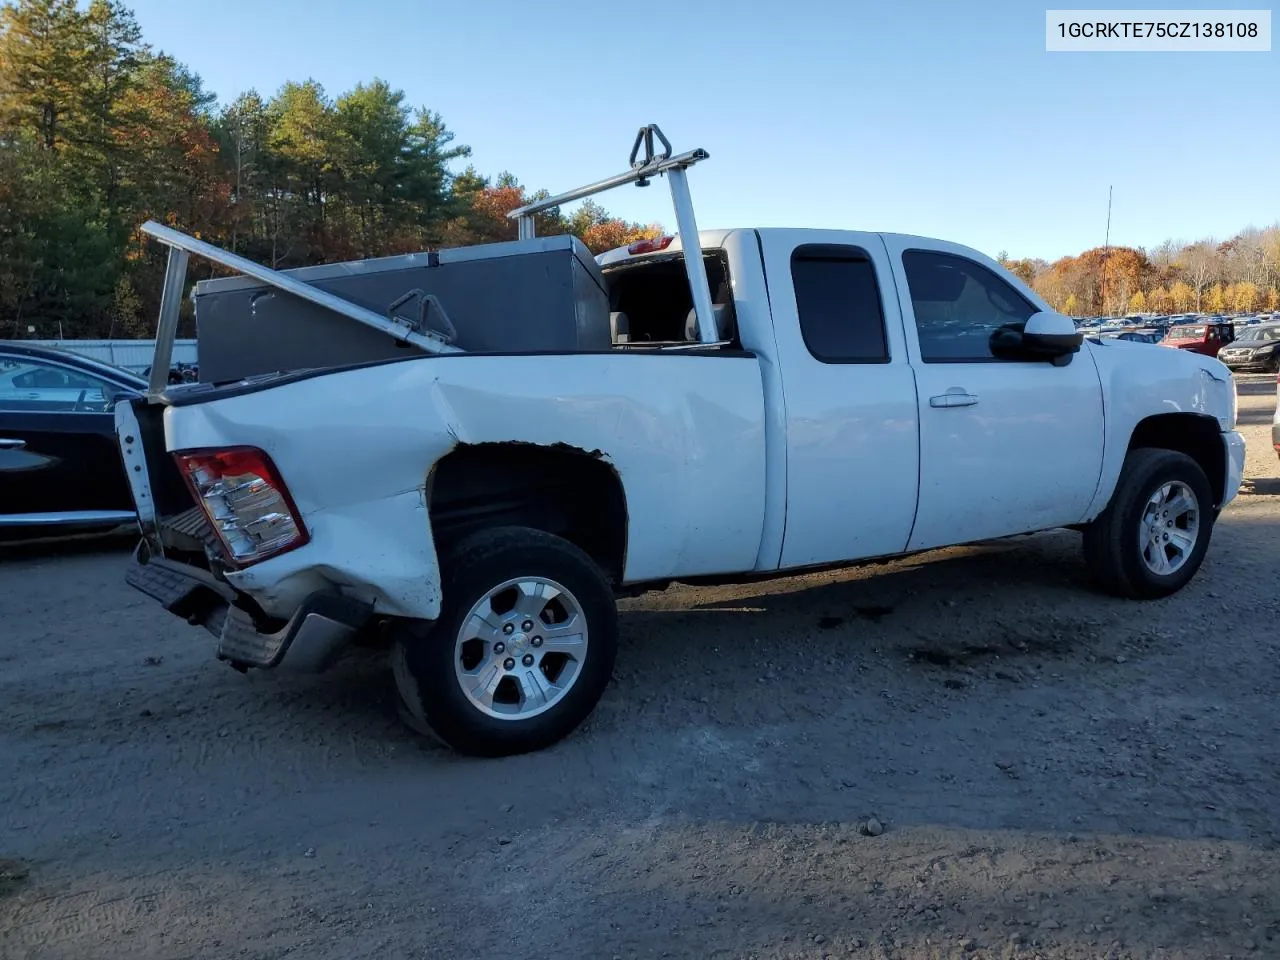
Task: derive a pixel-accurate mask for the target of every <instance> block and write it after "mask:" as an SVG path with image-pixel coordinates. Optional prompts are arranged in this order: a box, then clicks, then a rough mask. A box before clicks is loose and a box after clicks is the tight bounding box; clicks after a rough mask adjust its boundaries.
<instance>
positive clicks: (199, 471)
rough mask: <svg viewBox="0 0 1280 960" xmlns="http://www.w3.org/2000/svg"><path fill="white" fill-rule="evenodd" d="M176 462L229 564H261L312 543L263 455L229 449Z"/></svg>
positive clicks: (189, 454)
mask: <svg viewBox="0 0 1280 960" xmlns="http://www.w3.org/2000/svg"><path fill="white" fill-rule="evenodd" d="M173 456H174V459H176V460H177V461H178V467H179V469H181V470H182V473H183V476H185V477H186V478H187V483H188V484H189V485H190V486H191V492H192V493H194V494H195V497H196V501H197V502H198V503H199V504H200V505H201V506H202V507H203V508H204V512H205V513H206V514H207V515H208V517H209V523H210V524H212V525H213V531H214V533H216V534H217V535H218V539H219V540H221V541H222V545H223V546H224V547H225V548H226V551H227V558H228V559H229V560H231V561H233V562H234V563H236V564H239V565H242V566H243V565H246V564H250V563H256V562H257V561H259V560H265V559H267V557H274V556H276V555H277V554H281V553H284V552H285V551H286V550H293V549H294V548H296V547H300V546H302V545H303V544H304V543H306V542H307V540H308V539H309V536H308V534H307V528H306V527H305V526H303V524H302V518H301V517H300V516H299V515H298V508H297V507H296V506H295V505H294V503H293V498H292V497H290V496H289V491H288V489H287V488H286V487H285V485H284V481H282V480H281V479H280V474H279V473H278V472H277V471H276V468H275V464H273V463H272V462H271V458H270V457H268V456H267V455H266V453H264V452H263V451H261V450H259V449H257V448H256V447H229V448H227V449H225V450H185V451H182V452H180V453H175V454H174V455H173Z"/></svg>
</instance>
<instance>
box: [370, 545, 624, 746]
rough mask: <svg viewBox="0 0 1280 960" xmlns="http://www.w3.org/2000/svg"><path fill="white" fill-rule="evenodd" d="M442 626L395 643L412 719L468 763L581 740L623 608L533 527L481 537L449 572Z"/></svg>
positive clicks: (592, 570) (592, 574)
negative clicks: (574, 735) (577, 736)
mask: <svg viewBox="0 0 1280 960" xmlns="http://www.w3.org/2000/svg"><path fill="white" fill-rule="evenodd" d="M441 572H442V581H443V582H442V587H443V593H444V597H443V603H442V605H441V610H440V618H439V619H438V620H436V621H435V623H434V624H431V625H429V626H427V627H425V628H421V627H419V628H408V629H406V630H404V631H402V634H401V636H399V637H398V638H397V640H396V649H395V651H394V653H393V656H394V658H395V659H394V661H393V667H394V670H393V672H394V675H395V681H396V688H397V692H398V694H399V696H400V701H401V715H402V717H403V718H404V719H405V721H406V722H407V723H408V724H409V726H410V727H412V728H414V729H415V730H419V731H427V732H430V733H431V734H433V735H435V736H436V737H437V738H438V739H439V740H441V741H442V742H443V743H444V744H446V745H447V746H449V747H451V748H453V749H454V750H457V751H459V752H460V753H466V754H471V755H474V756H486V757H497V756H508V755H511V754H517V753H527V752H529V751H532V750H540V749H543V748H544V747H547V746H550V745H551V744H553V743H556V742H557V741H559V740H561V739H562V738H564V737H566V736H567V735H568V734H570V733H571V732H572V731H573V730H575V729H576V728H577V727H578V726H579V725H580V724H581V723H582V721H583V720H585V719H586V718H587V716H588V715H590V713H591V712H592V710H594V709H595V706H596V704H597V702H599V700H600V697H601V695H602V694H603V693H604V689H605V686H606V685H607V684H608V682H609V678H610V677H611V676H612V674H613V664H614V659H615V657H616V654H617V607H616V604H615V602H614V596H613V591H612V589H611V588H610V586H609V583H608V581H607V580H606V579H605V577H604V574H603V573H602V572H601V570H600V568H599V567H598V566H597V565H596V564H595V563H594V562H593V561H592V559H591V558H590V557H589V556H587V554H586V553H584V552H583V551H582V550H580V549H579V548H578V547H576V546H575V545H573V544H572V543H570V542H569V541H567V540H564V539H562V538H560V537H556V536H553V535H552V534H549V533H545V532H543V531H541V530H534V529H531V528H527V527H500V528H494V529H490V530H483V531H480V532H479V533H476V534H473V535H471V536H469V537H467V538H466V539H464V540H463V541H461V542H460V543H458V545H457V546H456V547H455V548H454V549H452V550H450V551H449V552H448V554H447V556H446V557H444V558H443V563H442V565H441Z"/></svg>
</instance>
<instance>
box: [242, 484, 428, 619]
mask: <svg viewBox="0 0 1280 960" xmlns="http://www.w3.org/2000/svg"><path fill="white" fill-rule="evenodd" d="M304 522H305V523H306V524H307V526H308V529H309V530H310V532H311V542H310V543H309V544H307V547H306V549H304V550H299V551H294V552H291V553H286V554H281V555H280V556H278V557H273V558H271V559H270V560H264V561H263V562H262V563H258V564H254V565H253V566H251V567H247V568H246V569H244V570H237V571H233V572H228V573H227V574H226V577H227V581H228V582H229V583H231V585H232V586H234V587H235V588H236V589H238V590H243V591H244V592H245V593H247V594H249V595H250V596H251V597H253V599H254V600H256V601H257V602H258V604H259V605H260V606H261V607H262V609H263V610H265V611H266V612H267V613H269V614H271V615H272V616H276V617H281V618H287V617H289V616H291V615H292V614H293V612H294V611H295V610H296V609H297V608H298V607H299V606H300V605H301V603H302V602H303V600H305V598H306V597H308V596H310V595H311V594H312V593H314V592H316V591H317V590H320V589H324V588H325V587H326V586H328V587H332V588H336V589H337V590H338V591H339V592H341V594H342V595H343V596H347V597H350V598H352V599H356V600H360V601H362V602H365V603H369V604H371V605H372V606H373V609H374V612H375V613H376V614H378V615H380V616H398V617H412V618H414V619H419V620H434V619H436V618H437V617H438V616H439V615H440V567H439V562H438V560H437V557H436V550H435V542H434V540H433V538H432V535H431V524H430V522H429V519H428V517H427V507H426V503H425V501H424V496H423V491H422V490H421V489H420V488H418V489H414V490H408V491H405V492H403V493H399V494H396V495H394V496H391V497H385V498H383V499H381V500H374V501H369V502H365V503H351V504H345V505H343V506H341V507H335V508H332V509H328V510H315V511H312V512H311V513H309V514H307V515H306V517H304Z"/></svg>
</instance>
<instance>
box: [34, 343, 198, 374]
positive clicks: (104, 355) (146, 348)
mask: <svg viewBox="0 0 1280 960" xmlns="http://www.w3.org/2000/svg"><path fill="white" fill-rule="evenodd" d="M21 342H22V343H31V344H35V345H36V346H39V347H54V348H56V349H59V350H66V351H68V352H69V353H78V354H80V355H81V356H83V357H90V358H92V359H94V360H100V361H102V362H103V363H112V364H115V365H116V366H117V367H124V368H125V369H126V370H133V371H135V372H136V373H141V372H142V371H143V370H145V369H146V368H147V367H149V366H151V358H152V356H154V354H155V352H156V342H155V341H154V340H23V341H21ZM173 362H174V363H195V362H196V341H194V340H175V341H174V342H173Z"/></svg>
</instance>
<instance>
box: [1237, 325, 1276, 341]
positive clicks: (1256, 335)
mask: <svg viewBox="0 0 1280 960" xmlns="http://www.w3.org/2000/svg"><path fill="white" fill-rule="evenodd" d="M1239 339H1241V340H1280V327H1258V328H1256V329H1254V330H1248V329H1246V330H1244V331H1242V332H1241V334H1240V337H1239Z"/></svg>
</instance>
